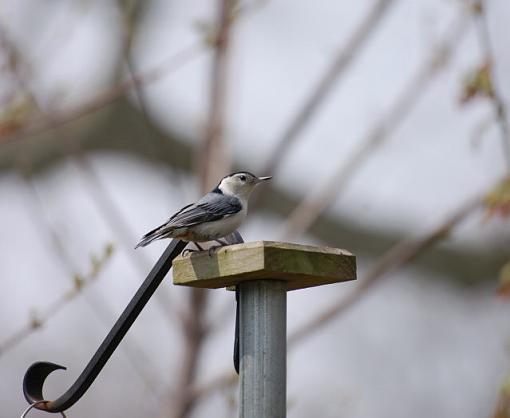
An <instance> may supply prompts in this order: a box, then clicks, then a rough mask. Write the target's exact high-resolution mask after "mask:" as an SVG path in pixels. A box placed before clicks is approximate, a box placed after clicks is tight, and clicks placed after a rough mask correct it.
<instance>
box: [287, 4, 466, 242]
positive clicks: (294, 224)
mask: <svg viewBox="0 0 510 418" xmlns="http://www.w3.org/2000/svg"><path fill="white" fill-rule="evenodd" d="M469 18H470V15H469V13H468V12H467V11H463V12H462V13H461V15H460V16H459V17H458V18H457V20H456V22H455V23H454V24H453V28H452V30H451V31H449V33H448V34H447V35H446V36H445V38H444V39H443V40H442V42H441V43H440V44H439V45H438V46H437V47H436V48H435V50H434V51H433V52H432V54H431V57H430V58H429V59H428V60H427V61H426V62H425V63H424V64H423V65H422V66H421V67H420V68H419V69H418V71H417V73H416V74H415V75H414V77H412V78H411V80H410V82H409V83H408V84H407V85H406V86H405V87H404V89H403V91H402V93H401V94H400V95H399V96H398V98H397V100H396V101H395V104H394V105H393V107H392V108H391V109H390V110H389V111H388V113H387V114H386V115H384V117H382V118H381V119H380V120H379V122H378V123H376V124H375V125H374V126H373V127H372V128H371V129H370V131H369V132H368V133H367V135H366V136H365V137H364V138H362V139H361V140H360V141H359V143H360V146H359V147H358V148H357V149H355V150H354V152H353V153H351V155H350V156H349V157H348V158H347V161H346V162H345V163H344V164H342V165H340V166H339V167H338V168H337V170H336V171H335V173H334V174H333V175H332V176H331V177H330V179H328V180H327V181H325V182H324V183H323V184H322V185H321V186H320V187H317V188H316V189H312V190H309V193H308V194H307V195H306V196H305V197H304V198H303V200H302V202H301V203H300V204H299V205H298V206H297V207H296V208H295V209H294V211H293V212H292V213H291V214H290V216H289V217H288V218H287V222H286V224H285V226H284V233H283V236H284V239H286V240H290V239H292V238H294V237H296V236H299V235H301V234H302V233H304V232H305V231H306V230H307V229H308V228H309V227H310V226H311V225H312V224H313V223H314V222H315V220H316V219H317V217H319V216H320V214H321V213H322V212H323V211H324V210H326V209H327V208H328V207H329V206H330V205H331V203H332V202H333V201H334V199H335V198H337V197H338V194H339V193H341V191H342V190H343V189H345V187H346V186H347V184H348V182H349V181H350V180H351V179H352V178H353V177H354V174H355V173H356V172H357V170H359V169H360V168H361V167H362V166H363V164H364V162H365V161H366V160H367V158H368V157H370V156H371V155H373V154H374V153H375V151H376V150H377V149H378V148H379V147H380V146H381V145H382V144H383V143H384V142H385V141H387V140H388V139H389V138H390V137H391V134H392V133H393V132H394V131H395V130H396V129H397V128H398V127H399V126H400V124H401V123H402V122H403V121H404V120H405V118H406V117H407V116H408V115H409V114H410V112H411V110H412V109H413V108H414V106H415V105H416V104H417V103H418V100H419V99H420V98H421V97H422V96H423V94H424V93H425V92H426V88H427V87H428V85H429V83H430V82H431V81H432V80H433V79H434V77H435V76H437V74H438V73H439V71H440V70H441V69H443V68H445V66H446V64H447V63H448V61H449V60H450V58H451V56H452V55H453V52H454V51H455V48H456V47H457V45H458V44H459V41H460V39H461V38H462V37H463V36H464V34H465V33H466V29H467V27H468V23H469Z"/></svg>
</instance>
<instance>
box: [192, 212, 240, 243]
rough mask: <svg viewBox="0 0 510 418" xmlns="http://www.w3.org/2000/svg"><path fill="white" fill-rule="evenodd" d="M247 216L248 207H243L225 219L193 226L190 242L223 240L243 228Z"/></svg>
mask: <svg viewBox="0 0 510 418" xmlns="http://www.w3.org/2000/svg"><path fill="white" fill-rule="evenodd" d="M246 214H247V208H246V205H243V209H242V210H241V211H239V212H237V213H235V214H233V215H231V216H228V217H226V218H224V219H220V220H218V221H213V222H205V223H203V224H200V225H195V226H192V227H191V228H189V230H188V235H189V238H190V241H197V242H203V241H213V240H215V239H219V238H223V237H225V236H227V235H229V234H231V233H232V232H234V231H235V230H236V229H238V228H239V227H240V226H241V224H242V223H243V221H244V219H245V218H246Z"/></svg>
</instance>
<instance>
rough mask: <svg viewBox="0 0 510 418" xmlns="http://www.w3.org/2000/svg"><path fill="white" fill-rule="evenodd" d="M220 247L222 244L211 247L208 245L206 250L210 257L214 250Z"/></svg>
mask: <svg viewBox="0 0 510 418" xmlns="http://www.w3.org/2000/svg"><path fill="white" fill-rule="evenodd" d="M221 247H223V245H213V246H212V247H209V249H208V250H207V252H208V253H209V257H212V256H213V254H214V253H215V252H216V250H217V249H218V248H221Z"/></svg>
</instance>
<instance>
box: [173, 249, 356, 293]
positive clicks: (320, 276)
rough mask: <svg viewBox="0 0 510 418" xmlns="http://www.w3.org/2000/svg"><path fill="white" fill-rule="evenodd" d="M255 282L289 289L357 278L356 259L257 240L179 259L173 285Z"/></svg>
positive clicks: (346, 254)
mask: <svg viewBox="0 0 510 418" xmlns="http://www.w3.org/2000/svg"><path fill="white" fill-rule="evenodd" d="M254 279H266V280H267V279H275V280H285V281H286V282H287V290H295V289H303V288H306V287H312V286H321V285H324V284H331V283H337V282H344V281H347V280H355V279H356V257H355V256H354V255H353V254H351V253H350V252H348V251H346V250H340V249H338V248H329V247H313V246H309V245H299V244H290V243H286V242H275V241H255V242H247V243H243V244H235V245H229V246H227V247H223V248H220V249H218V250H216V252H215V253H214V254H213V255H212V256H209V254H208V252H207V251H203V252H200V253H191V255H186V256H179V257H177V258H176V259H175V260H174V262H173V283H174V284H176V285H182V286H191V287H200V288H208V289H217V288H220V287H229V286H233V285H235V284H237V283H239V282H242V281H246V280H254Z"/></svg>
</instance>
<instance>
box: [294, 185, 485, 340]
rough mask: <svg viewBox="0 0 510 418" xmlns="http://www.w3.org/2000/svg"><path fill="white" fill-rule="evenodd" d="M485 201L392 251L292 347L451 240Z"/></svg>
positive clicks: (299, 333)
mask: <svg viewBox="0 0 510 418" xmlns="http://www.w3.org/2000/svg"><path fill="white" fill-rule="evenodd" d="M484 197H485V194H484V196H482V197H479V198H477V199H475V200H473V201H470V202H469V203H467V204H465V205H463V206H462V207H461V208H460V209H458V210H456V211H455V212H454V213H453V214H452V215H450V217H449V218H448V219H447V220H446V221H445V222H443V223H441V224H440V225H439V226H438V227H436V228H434V229H432V230H431V231H429V232H427V233H425V234H424V235H423V236H422V237H421V238H417V239H410V240H409V239H404V240H402V241H400V242H398V243H397V244H396V245H394V246H393V247H392V248H390V249H389V250H388V251H387V252H386V253H385V254H384V255H383V256H382V257H381V258H380V259H379V260H378V261H377V262H376V263H375V264H374V265H373V266H372V267H371V268H370V270H369V271H368V272H367V273H366V274H365V275H364V276H363V277H362V278H361V280H359V283H358V285H357V286H356V288H355V289H354V290H353V291H352V292H351V293H350V294H349V295H347V296H346V297H342V298H341V299H340V300H339V301H338V302H336V303H333V304H332V306H331V307H329V308H327V309H325V310H324V311H323V312H322V313H320V314H319V315H316V316H315V317H314V318H313V319H312V320H311V321H310V322H308V323H306V324H305V325H302V326H301V327H299V329H297V330H296V331H295V332H293V333H292V334H291V335H290V336H289V339H288V342H289V346H291V347H292V346H294V345H295V344H297V343H298V342H300V341H301V340H303V339H304V338H305V337H308V336H310V335H311V334H313V333H315V332H317V331H319V330H320V329H322V328H323V327H324V326H325V325H327V324H329V323H330V322H331V321H332V320H333V319H335V318H336V317H338V315H340V314H341V313H343V312H344V311H346V310H347V309H348V308H350V307H352V306H353V305H354V304H355V303H356V302H359V301H360V300H361V298H362V297H363V296H364V295H365V293H366V292H367V291H368V290H370V289H371V288H372V287H373V286H374V285H375V284H376V283H377V282H379V281H380V280H381V279H382V278H384V277H386V275H387V274H388V273H390V272H393V271H395V270H396V269H398V268H400V267H402V266H405V265H407V264H409V263H410V262H411V261H413V260H414V259H415V258H416V257H417V256H419V255H420V254H422V253H424V252H425V251H427V250H428V249H429V248H431V247H432V246H434V245H435V244H437V243H438V242H440V241H442V240H444V239H445V238H447V237H448V236H449V235H450V234H451V232H452V230H453V229H454V228H455V227H456V226H457V225H459V224H460V223H461V222H462V221H463V220H464V219H466V218H467V217H468V215H470V214H472V213H473V212H474V211H475V210H476V209H479V208H480V207H481V206H482V204H483V201H484Z"/></svg>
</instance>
